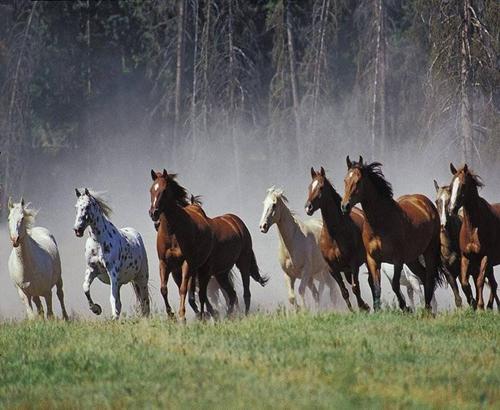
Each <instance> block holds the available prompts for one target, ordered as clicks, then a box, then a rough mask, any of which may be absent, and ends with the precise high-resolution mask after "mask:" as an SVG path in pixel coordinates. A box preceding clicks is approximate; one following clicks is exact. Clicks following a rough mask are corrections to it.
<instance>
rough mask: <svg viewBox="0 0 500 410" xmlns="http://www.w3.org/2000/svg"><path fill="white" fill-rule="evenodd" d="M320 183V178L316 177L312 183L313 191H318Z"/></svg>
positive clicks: (319, 195) (319, 194)
mask: <svg viewBox="0 0 500 410" xmlns="http://www.w3.org/2000/svg"><path fill="white" fill-rule="evenodd" d="M318 185H319V182H318V180H317V179H315V180H314V181H313V183H312V185H311V192H314V191H316V189H318ZM320 197H321V192H320V193H318V198H320Z"/></svg>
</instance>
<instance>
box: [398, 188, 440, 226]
mask: <svg viewBox="0 0 500 410" xmlns="http://www.w3.org/2000/svg"><path fill="white" fill-rule="evenodd" d="M397 203H398V205H399V207H400V208H401V210H402V211H403V212H404V215H405V217H406V219H407V220H408V221H409V222H410V224H411V226H412V228H413V229H414V230H419V229H426V230H427V229H428V228H430V229H432V230H436V232H439V215H438V212H437V209H436V207H435V206H434V204H433V203H432V201H431V200H430V199H429V198H427V197H426V196H425V195H421V194H413V195H403V196H401V197H399V198H398V200H397Z"/></svg>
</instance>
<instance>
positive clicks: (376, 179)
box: [342, 156, 441, 310]
mask: <svg viewBox="0 0 500 410" xmlns="http://www.w3.org/2000/svg"><path fill="white" fill-rule="evenodd" d="M381 165H382V164H380V163H378V162H373V163H371V164H364V163H363V158H362V157H359V161H358V162H351V160H350V159H349V156H348V157H347V168H348V172H347V176H346V178H345V192H344V197H343V199H342V211H343V212H344V213H349V212H350V211H351V209H352V207H353V206H354V205H356V204H357V203H361V205H362V206H363V211H364V213H365V217H366V219H365V224H364V225H363V232H362V236H363V243H364V245H365V249H366V263H367V266H368V269H369V270H370V274H371V278H372V282H373V283H372V293H373V306H374V309H375V310H378V309H379V308H380V265H381V263H382V262H387V263H391V264H393V265H394V277H393V279H392V289H393V291H394V293H395V294H396V296H397V298H398V302H399V307H400V308H401V309H403V310H404V309H406V302H405V299H404V296H403V294H402V293H401V288H400V283H399V281H400V278H401V270H402V268H403V264H405V263H406V264H407V265H408V267H409V268H410V269H411V270H412V272H414V273H415V274H416V275H417V276H419V277H420V279H421V280H422V282H423V284H424V294H425V307H426V309H428V310H431V300H432V296H433V295H434V288H435V286H436V281H438V280H440V277H439V273H440V270H439V269H440V264H441V260H440V243H439V231H440V228H439V215H438V213H437V210H436V208H435V206H434V204H433V203H432V202H431V200H430V199H428V198H427V197H425V196H424V195H419V194H415V195H404V196H402V197H400V198H398V200H397V201H395V200H394V199H393V194H392V186H391V184H390V183H389V182H388V181H387V180H386V179H385V177H384V175H383V173H382V171H381V169H380V167H381ZM420 255H423V256H424V260H425V268H424V267H423V266H422V265H421V264H420V262H419V261H418V257H419V256H420Z"/></svg>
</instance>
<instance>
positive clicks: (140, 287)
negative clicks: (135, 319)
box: [132, 275, 151, 316]
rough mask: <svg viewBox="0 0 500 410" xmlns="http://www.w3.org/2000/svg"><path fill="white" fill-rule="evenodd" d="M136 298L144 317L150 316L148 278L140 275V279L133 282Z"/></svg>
mask: <svg viewBox="0 0 500 410" xmlns="http://www.w3.org/2000/svg"><path fill="white" fill-rule="evenodd" d="M132 287H133V288H134V293H135V297H136V299H137V302H138V303H139V306H140V309H141V315H142V316H149V314H150V311H151V303H150V300H149V288H148V277H147V276H144V275H140V276H139V278H137V279H135V280H134V281H132Z"/></svg>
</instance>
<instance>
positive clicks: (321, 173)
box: [319, 167, 325, 177]
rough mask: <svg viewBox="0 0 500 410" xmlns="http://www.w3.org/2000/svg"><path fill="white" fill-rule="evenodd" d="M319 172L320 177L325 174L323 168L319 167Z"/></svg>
mask: <svg viewBox="0 0 500 410" xmlns="http://www.w3.org/2000/svg"><path fill="white" fill-rule="evenodd" d="M319 173H320V175H321V176H322V177H324V176H325V168H323V167H321V169H320V170H319Z"/></svg>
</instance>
